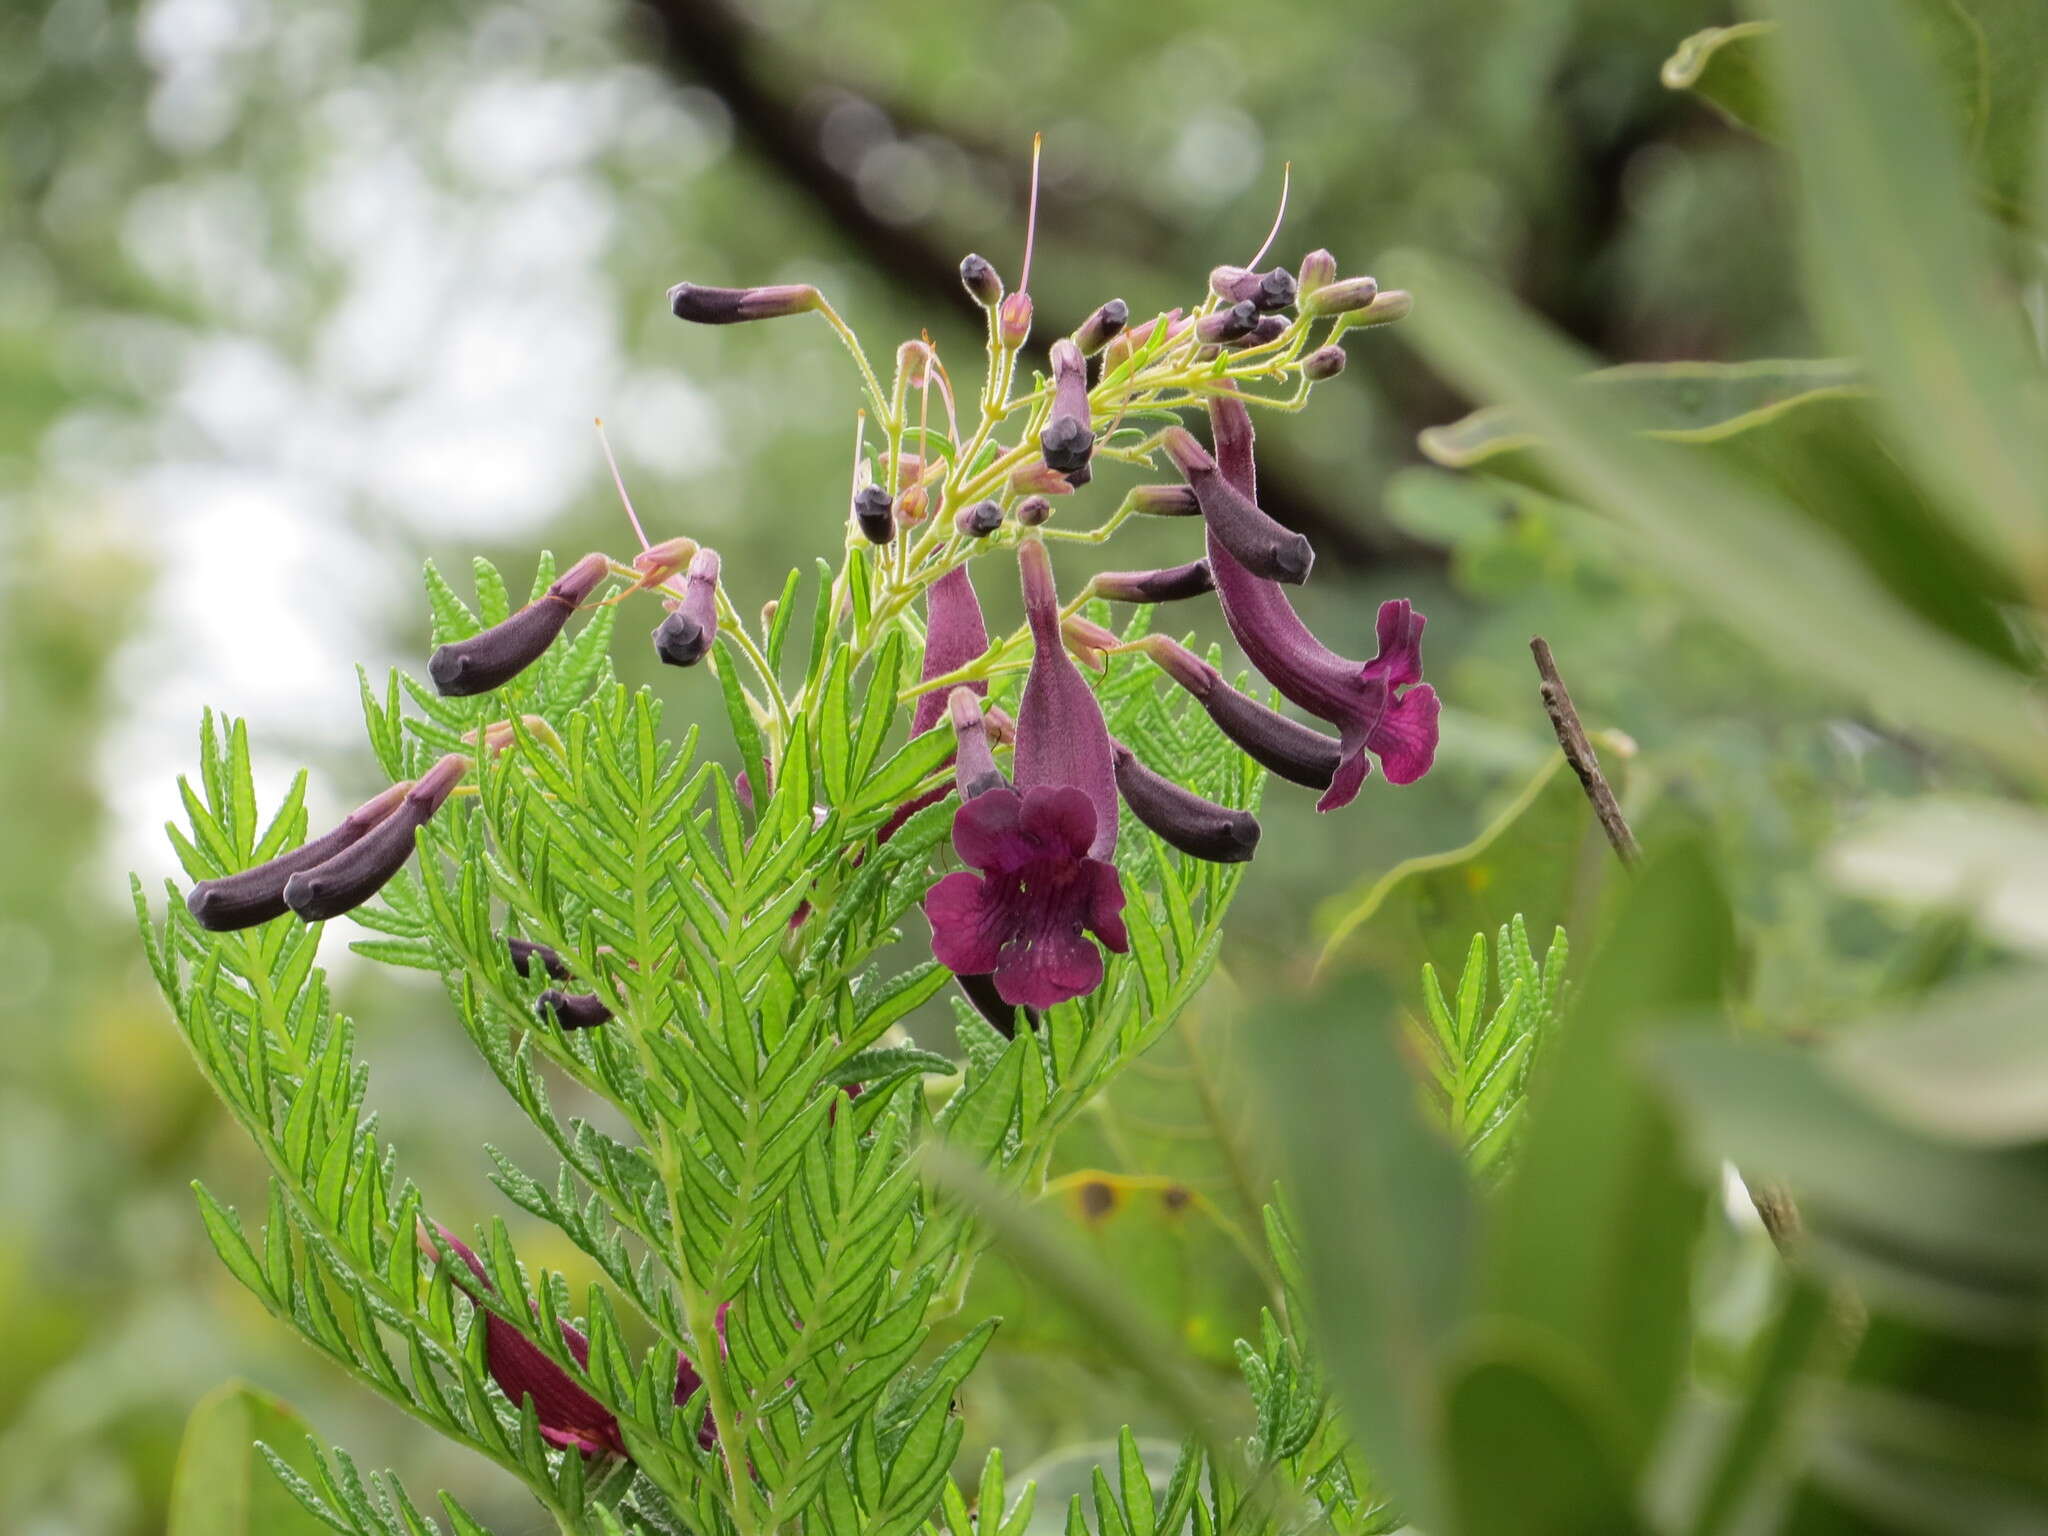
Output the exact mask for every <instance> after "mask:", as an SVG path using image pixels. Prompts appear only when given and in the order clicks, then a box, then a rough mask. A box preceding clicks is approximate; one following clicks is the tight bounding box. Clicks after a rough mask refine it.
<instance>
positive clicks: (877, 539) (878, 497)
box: [853, 485, 896, 544]
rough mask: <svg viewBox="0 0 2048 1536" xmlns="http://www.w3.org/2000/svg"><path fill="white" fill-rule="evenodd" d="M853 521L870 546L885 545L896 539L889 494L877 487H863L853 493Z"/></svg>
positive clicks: (894, 520)
mask: <svg viewBox="0 0 2048 1536" xmlns="http://www.w3.org/2000/svg"><path fill="white" fill-rule="evenodd" d="M853 520H854V522H855V523H856V524H858V525H859V527H860V531H861V533H862V534H863V535H865V536H866V538H867V541H868V542H869V543H870V544H886V543H888V542H889V541H890V540H891V539H893V538H895V537H896V517H895V513H894V510H893V509H892V508H891V507H890V505H889V493H888V492H887V491H885V490H883V489H882V487H880V486H879V485H864V486H862V487H861V488H860V489H859V490H858V491H856V492H854V496H853Z"/></svg>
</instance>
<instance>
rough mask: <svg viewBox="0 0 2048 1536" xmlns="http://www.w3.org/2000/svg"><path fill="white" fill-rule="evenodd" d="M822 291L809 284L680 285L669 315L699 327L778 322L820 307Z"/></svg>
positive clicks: (673, 292)
mask: <svg viewBox="0 0 2048 1536" xmlns="http://www.w3.org/2000/svg"><path fill="white" fill-rule="evenodd" d="M818 302H819V299H818V290H817V289H815V288H813V287H812V286H811V285H810V284H809V283H782V284H777V285H772V286H769V287H765V288H707V287H705V286H703V285H702V284H701V283H677V284H676V285H675V287H673V288H671V289H669V291H668V307H669V313H671V314H673V315H674V316H675V317H676V318H677V319H678V320H688V321H690V322H691V323H693V324H696V325H738V324H740V323H741V322H743V321H747V320H777V319H780V318H782V317H783V316H784V315H802V314H808V313H809V312H810V311H812V310H814V309H816V308H817V307H818Z"/></svg>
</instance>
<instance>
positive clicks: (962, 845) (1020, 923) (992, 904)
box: [924, 539, 1130, 1008]
mask: <svg viewBox="0 0 2048 1536" xmlns="http://www.w3.org/2000/svg"><path fill="white" fill-rule="evenodd" d="M1017 555H1018V564H1019V565H1020V567H1021V568H1022V574H1023V582H1024V609H1025V613H1026V615H1027V617H1028V618H1029V620H1030V624H1031V633H1032V640H1033V645H1034V649H1033V655H1032V662H1031V672H1030V675H1029V677H1028V678H1027V679H1026V680H1025V684H1024V694H1023V698H1022V699H1021V700H1020V701H1019V704H1018V719H1017V743H1016V749H1015V758H1014V761H1015V767H1016V774H1017V783H1016V787H1014V788H1012V787H1010V786H1008V785H1005V784H1003V783H1002V782H1001V779H1000V776H999V775H997V776H995V778H994V780H993V782H990V781H989V776H988V774H987V770H986V768H985V767H983V766H981V765H979V764H978V763H971V762H970V761H969V760H968V759H969V756H970V754H967V753H965V752H963V753H962V761H961V767H962V769H963V770H967V771H970V772H973V773H974V774H975V776H976V778H977V782H978V783H985V784H987V785H988V787H987V788H985V789H983V790H982V792H981V793H978V794H972V795H970V796H968V797H967V798H965V799H963V802H962V804H961V806H960V810H959V812H958V814H957V815H956V816H955V817H954V819H953V847H954V849H955V851H957V852H958V853H959V855H960V857H961V859H962V860H963V861H964V862H965V863H966V864H968V865H969V866H970V869H968V870H962V871H959V872H957V873H955V874H950V875H948V876H946V877H945V878H944V879H943V880H941V881H939V882H938V884H936V885H934V886H933V887H932V888H931V890H930V891H928V892H927V893H926V895H925V901H924V911H925V916H926V917H927V918H928V919H930V921H931V925H932V953H933V954H935V955H937V956H938V958H939V962H940V963H941V964H942V965H944V966H945V967H946V968H947V969H948V970H950V971H952V972H954V973H955V974H956V975H961V976H981V975H987V976H993V978H994V985H995V991H996V995H997V996H998V997H999V998H1000V999H1001V1000H1002V1001H1003V1002H1005V1003H1011V1004H1015V1005H1018V1006H1022V1007H1027V1008H1050V1007H1052V1006H1053V1005H1054V1004H1056V1003H1063V1002H1066V1001H1068V1000H1069V999H1071V998H1076V997H1080V996H1083V995H1084V994H1086V993H1089V992H1092V991H1094V990H1095V988H1096V987H1098V986H1100V985H1101V983H1102V974H1103V963H1102V955H1101V952H1100V951H1099V950H1097V948H1096V947H1095V945H1094V944H1093V943H1091V942H1090V941H1089V939H1088V935H1089V934H1091V933H1092V934H1094V935H1095V937H1096V938H1097V939H1099V940H1101V942H1102V943H1103V944H1104V945H1105V946H1106V947H1108V948H1109V949H1111V950H1113V951H1115V952H1116V953H1118V954H1122V953H1123V952H1124V951H1125V950H1126V949H1128V948H1129V944H1130V941H1129V938H1128V936H1127V935H1126V934H1125V932H1124V922H1123V915H1122V914H1123V905H1124V892H1123V884H1122V882H1121V881H1120V880H1118V878H1117V873H1116V869H1115V867H1114V866H1113V865H1111V864H1110V863H1109V859H1110V856H1111V855H1112V854H1113V853H1114V852H1115V851H1116V831H1117V826H1116V817H1117V786H1116V761H1115V757H1114V756H1113V754H1112V751H1111V748H1110V743H1109V730H1108V727H1107V726H1105V725H1104V724H1103V720H1102V710H1101V707H1100V706H1099V705H1098V704H1097V703H1096V702H1095V695H1094V693H1093V692H1092V691H1091V690H1090V689H1089V687H1088V684H1087V683H1086V681H1084V680H1083V678H1082V676H1081V674H1080V672H1079V670H1078V669H1077V668H1076V667H1075V666H1074V663H1073V661H1072V659H1071V658H1070V657H1069V656H1068V655H1067V652H1066V647H1065V645H1064V643H1063V642H1062V640H1061V638H1060V611H1059V610H1060V605H1059V594H1058V593H1057V592H1056V591H1055V590H1054V588H1053V583H1052V565H1051V562H1050V561H1049V560H1048V558H1047V556H1046V552H1045V546H1044V545H1043V544H1042V543H1040V542H1038V541H1037V540H1035V539H1034V540H1030V541H1027V542H1026V543H1024V544H1023V545H1021V546H1019V548H1018V551H1017ZM966 787H967V785H966V781H965V780H964V779H963V782H962V788H963V790H965V789H966ZM976 871H978V873H976Z"/></svg>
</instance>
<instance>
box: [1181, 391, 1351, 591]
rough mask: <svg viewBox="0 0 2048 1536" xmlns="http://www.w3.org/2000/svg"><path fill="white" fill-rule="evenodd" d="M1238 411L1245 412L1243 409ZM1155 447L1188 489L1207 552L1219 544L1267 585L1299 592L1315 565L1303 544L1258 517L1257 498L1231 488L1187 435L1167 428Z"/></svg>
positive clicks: (1213, 462) (1298, 537) (1206, 453)
mask: <svg viewBox="0 0 2048 1536" xmlns="http://www.w3.org/2000/svg"><path fill="white" fill-rule="evenodd" d="M1238 409H1239V410H1242V409H1244V407H1243V406H1242V404H1240V405H1239V406H1238ZM1246 421H1247V422H1249V421H1250V418H1249V417H1247V418H1246ZM1247 430H1249V428H1247ZM1160 446H1161V447H1163V448H1165V450H1166V456H1167V457H1168V458H1170V459H1172V460H1173V464H1174V468H1176V469H1178V470H1179V471H1180V472H1181V474H1182V476H1183V477H1185V478H1186V480H1187V482H1188V484H1189V486H1190V487H1192V488H1193V490H1194V493H1195V500H1196V502H1197V503H1198V504H1199V505H1200V506H1201V509H1202V524H1203V526H1204V527H1206V528H1207V529H1208V531H1209V544H1210V547H1211V548H1214V547H1215V546H1216V545H1218V544H1221V545H1222V546H1223V547H1224V548H1225V549H1227V550H1229V551H1230V554H1231V556H1232V558H1233V559H1234V560H1236V561H1237V563H1238V564H1240V565H1242V566H1244V567H1245V568H1246V569H1247V570H1250V571H1252V572H1253V573H1255V574H1256V575H1259V576H1262V577H1265V578H1266V579H1267V580H1269V581H1285V582H1291V583H1293V584H1294V585H1295V586H1299V585H1301V583H1302V582H1304V581H1307V580H1308V573H1309V570H1310V569H1311V567H1313V566H1314V565H1315V559H1316V552H1315V551H1314V550H1313V549H1312V548H1310V547H1309V542H1308V540H1307V539H1305V538H1303V537H1302V536H1301V535H1300V534H1298V533H1296V532H1294V531H1293V530H1292V529H1289V528H1283V527H1282V526H1281V525H1280V524H1278V523H1276V522H1274V521H1273V519H1272V518H1270V517H1268V516H1267V515H1266V514H1265V513H1264V512H1263V511H1261V510H1260V509H1259V504H1258V500H1257V498H1256V497H1254V496H1253V495H1252V493H1251V492H1250V491H1247V490H1245V489H1243V487H1241V486H1238V485H1234V484H1232V483H1231V480H1230V478H1229V477H1228V476H1226V475H1225V474H1224V473H1223V471H1222V469H1221V468H1220V467H1219V466H1218V464H1217V462H1216V460H1215V459H1214V458H1212V457H1211V456H1210V454H1209V451H1208V450H1207V449H1205V448H1204V447H1203V446H1202V445H1201V444H1200V443H1198V442H1196V441H1195V435H1194V434H1193V433H1192V432H1189V431H1188V430H1187V429H1186V428H1184V427H1168V428H1167V429H1166V431H1165V432H1164V433H1162V434H1161V436H1160Z"/></svg>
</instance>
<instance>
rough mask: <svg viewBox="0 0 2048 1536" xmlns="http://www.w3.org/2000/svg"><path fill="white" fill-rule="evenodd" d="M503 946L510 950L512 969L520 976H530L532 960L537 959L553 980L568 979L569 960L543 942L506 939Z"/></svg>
mask: <svg viewBox="0 0 2048 1536" xmlns="http://www.w3.org/2000/svg"><path fill="white" fill-rule="evenodd" d="M505 948H507V949H508V950H510V951H511V952H512V969H513V970H515V971H517V972H518V973H519V974H520V975H522V976H531V975H532V974H533V962H534V961H536V960H538V961H539V962H540V964H541V968H542V969H543V970H545V971H546V972H547V973H548V974H549V975H550V976H552V977H554V978H555V980H557V981H567V980H568V979H569V962H568V961H566V960H564V959H563V958H562V957H561V956H560V955H559V954H557V953H556V952H555V951H554V950H552V949H550V948H548V946H547V945H545V944H536V943H534V942H533V940H531V939H507V940H506V941H505Z"/></svg>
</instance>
